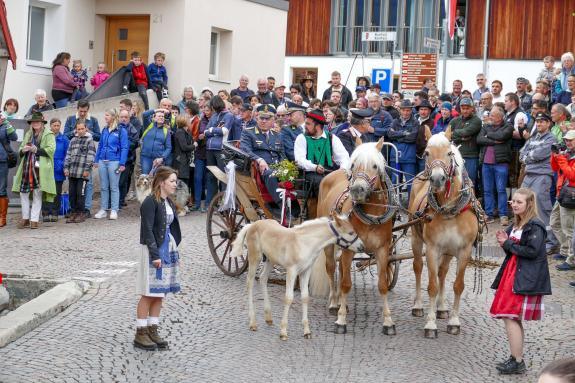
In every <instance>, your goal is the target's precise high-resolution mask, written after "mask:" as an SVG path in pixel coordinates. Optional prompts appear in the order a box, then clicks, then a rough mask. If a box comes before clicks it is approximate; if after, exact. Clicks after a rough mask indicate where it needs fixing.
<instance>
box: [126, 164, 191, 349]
mask: <svg viewBox="0 0 575 383" xmlns="http://www.w3.org/2000/svg"><path fill="white" fill-rule="evenodd" d="M177 182H178V178H177V176H176V172H175V171H174V170H173V169H172V168H169V167H166V166H161V167H159V168H158V170H157V171H156V173H155V176H154V180H153V181H152V194H151V195H149V196H148V197H146V199H145V200H144V202H143V203H142V206H141V207H140V216H141V217H142V218H141V226H140V244H142V252H141V257H140V264H139V266H138V280H137V287H136V291H137V293H138V294H139V295H141V298H140V301H139V302H138V308H137V322H136V327H137V330H136V337H135V339H134V346H136V347H139V348H142V349H144V350H155V349H157V348H160V349H165V348H167V347H168V342H167V341H166V340H164V339H162V338H161V337H160V335H159V334H158V326H159V317H160V310H161V308H162V300H163V299H164V297H165V296H166V294H167V293H176V292H178V291H180V282H179V278H178V268H179V263H180V261H179V260H180V256H179V254H178V249H177V248H178V244H179V243H180V241H181V239H182V234H181V232H180V224H179V222H178V217H177V214H176V205H175V204H174V202H172V200H171V199H170V196H171V195H173V194H174V193H175V192H176V185H177Z"/></svg>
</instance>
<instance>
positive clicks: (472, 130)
mask: <svg viewBox="0 0 575 383" xmlns="http://www.w3.org/2000/svg"><path fill="white" fill-rule="evenodd" d="M485 94H488V93H484V94H482V95H481V97H483V96H484V95H485ZM459 107H460V108H461V114H460V115H459V116H457V117H455V118H454V119H453V120H451V122H450V123H449V126H451V139H452V141H453V143H454V144H455V145H457V146H459V152H460V153H461V156H462V157H463V159H464V160H465V169H466V170H467V175H468V176H469V178H471V181H472V182H473V185H475V184H476V183H477V175H478V173H477V172H478V167H479V146H477V135H478V134H479V132H480V131H481V120H480V119H479V117H477V116H476V115H475V105H474V103H473V100H472V99H470V98H467V97H466V98H462V99H461V101H460V102H459Z"/></svg>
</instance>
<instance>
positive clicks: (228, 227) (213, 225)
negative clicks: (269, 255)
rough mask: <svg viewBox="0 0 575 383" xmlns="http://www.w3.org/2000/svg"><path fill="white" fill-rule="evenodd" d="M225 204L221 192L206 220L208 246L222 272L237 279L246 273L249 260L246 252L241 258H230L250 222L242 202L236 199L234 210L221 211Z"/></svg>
mask: <svg viewBox="0 0 575 383" xmlns="http://www.w3.org/2000/svg"><path fill="white" fill-rule="evenodd" d="M223 203H224V192H219V193H218V194H216V195H215V196H214V199H213V200H212V202H211V203H210V206H209V208H208V217H207V218H206V233H207V235H208V246H209V247H210V252H211V253H212V257H213V258H214V261H215V262H216V265H218V267H219V268H220V270H222V271H223V272H224V274H226V275H229V276H231V277H237V276H238V275H240V274H242V273H243V272H244V271H246V269H247V267H248V258H247V252H246V250H242V253H241V255H240V256H239V257H237V258H230V253H231V252H232V243H233V241H234V240H235V239H236V235H237V234H238V232H239V231H240V230H241V229H242V227H244V226H245V225H247V224H248V223H249V222H248V220H247V218H246V217H245V216H244V215H243V214H242V212H241V210H240V209H241V206H240V201H238V200H237V199H236V208H235V209H234V210H225V211H220V207H221V206H222V205H223Z"/></svg>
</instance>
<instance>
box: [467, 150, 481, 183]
mask: <svg viewBox="0 0 575 383" xmlns="http://www.w3.org/2000/svg"><path fill="white" fill-rule="evenodd" d="M464 160H465V170H467V175H468V176H469V178H470V179H471V182H473V186H475V185H477V165H478V164H479V159H478V158H471V157H466V158H464Z"/></svg>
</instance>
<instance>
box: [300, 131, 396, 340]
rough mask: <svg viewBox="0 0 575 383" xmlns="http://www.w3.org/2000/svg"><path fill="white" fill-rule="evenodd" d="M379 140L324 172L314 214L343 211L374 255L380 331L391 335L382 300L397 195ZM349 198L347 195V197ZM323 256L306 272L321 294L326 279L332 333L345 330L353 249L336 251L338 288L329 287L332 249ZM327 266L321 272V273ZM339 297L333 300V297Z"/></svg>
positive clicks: (392, 328) (332, 270)
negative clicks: (380, 308)
mask: <svg viewBox="0 0 575 383" xmlns="http://www.w3.org/2000/svg"><path fill="white" fill-rule="evenodd" d="M382 147H383V139H381V140H380V141H379V142H377V143H367V144H362V145H360V146H358V147H357V148H356V149H355V150H354V152H353V153H352V156H351V165H350V170H349V172H346V171H344V170H338V171H336V172H333V173H331V174H329V175H328V176H326V177H325V178H324V179H323V181H322V183H321V185H320V190H319V197H318V209H317V213H318V217H321V216H327V215H329V214H330V212H331V211H337V212H344V213H345V214H349V217H350V222H351V224H352V225H353V228H354V229H355V232H356V233H357V234H358V235H359V238H361V240H362V241H363V243H364V245H365V248H366V252H368V253H370V254H374V255H375V258H376V260H377V265H378V274H379V281H378V288H379V292H380V294H381V296H382V298H383V332H384V333H385V334H387V335H395V325H394V323H393V320H392V319H391V311H390V309H389V305H388V302H387V292H388V286H389V280H390V276H389V269H388V260H389V248H390V245H391V242H392V229H393V220H392V217H393V215H394V213H395V209H393V208H391V207H390V205H394V206H395V205H397V204H398V202H397V196H396V194H395V191H394V190H393V188H392V187H391V186H392V185H391V180H390V179H389V177H388V176H387V173H386V170H385V159H384V158H383V155H382V154H381V149H382ZM350 197H351V198H350ZM324 253H325V256H320V257H319V258H318V260H317V261H316V263H315V264H314V267H313V270H312V277H311V287H312V292H313V293H314V294H317V295H324V294H325V293H326V292H327V291H326V290H327V287H328V284H329V310H330V312H331V313H334V312H335V311H336V310H338V306H339V310H338V311H337V321H336V322H335V330H336V333H340V332H341V333H346V332H347V304H346V303H347V295H348V294H349V291H350V290H351V264H352V261H353V256H354V251H353V250H352V249H345V250H343V251H342V254H341V258H340V263H339V271H340V273H339V274H340V288H339V289H336V287H335V266H336V260H335V248H334V246H328V247H326V249H325V250H324ZM326 271H327V273H326ZM338 298H339V301H338Z"/></svg>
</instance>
